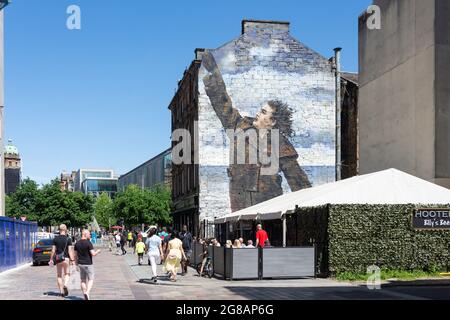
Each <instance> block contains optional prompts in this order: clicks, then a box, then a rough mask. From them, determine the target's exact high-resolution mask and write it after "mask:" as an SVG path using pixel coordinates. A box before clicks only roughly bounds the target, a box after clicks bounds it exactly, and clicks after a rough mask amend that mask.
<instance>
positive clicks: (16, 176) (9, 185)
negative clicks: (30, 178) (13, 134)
mask: <svg viewBox="0 0 450 320" xmlns="http://www.w3.org/2000/svg"><path fill="white" fill-rule="evenodd" d="M4 155H5V157H4V158H5V193H6V194H11V193H13V192H15V191H16V189H17V187H18V186H19V184H20V179H21V168H22V167H21V159H20V153H19V149H17V147H15V146H14V145H13V144H12V140H8V145H7V146H5V150H4Z"/></svg>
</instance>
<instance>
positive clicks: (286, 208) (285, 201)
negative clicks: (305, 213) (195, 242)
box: [215, 169, 450, 224]
mask: <svg viewBox="0 0 450 320" xmlns="http://www.w3.org/2000/svg"><path fill="white" fill-rule="evenodd" d="M327 204H450V190H449V189H446V188H444V187H441V186H438V185H436V184H433V183H431V182H428V181H425V180H422V179H419V178H417V177H415V176H412V175H410V174H407V173H405V172H402V171H399V170H397V169H389V170H384V171H380V172H375V173H371V174H366V175H361V176H356V177H353V178H349V179H346V180H341V181H338V182H333V183H329V184H325V185H321V186H318V187H314V188H309V189H303V190H300V191H296V192H292V193H288V194H284V195H282V196H279V197H276V198H273V199H271V200H268V201H265V202H262V203H259V204H257V205H255V206H252V207H249V208H246V209H243V210H240V211H236V212H233V213H230V214H227V215H225V216H223V217H220V218H217V219H215V223H216V224H221V223H225V222H230V221H231V222H233V221H240V220H256V219H259V220H272V219H281V218H282V216H283V215H284V214H289V213H292V212H294V211H295V208H296V207H299V208H302V207H303V208H306V207H316V206H321V205H327Z"/></svg>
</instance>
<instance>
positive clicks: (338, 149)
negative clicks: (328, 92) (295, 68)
mask: <svg viewBox="0 0 450 320" xmlns="http://www.w3.org/2000/svg"><path fill="white" fill-rule="evenodd" d="M341 50H342V48H335V49H334V54H335V55H334V64H335V78H336V90H335V91H336V181H339V180H341V179H342V177H341V163H342V159H341V157H342V156H341V112H342V110H341Z"/></svg>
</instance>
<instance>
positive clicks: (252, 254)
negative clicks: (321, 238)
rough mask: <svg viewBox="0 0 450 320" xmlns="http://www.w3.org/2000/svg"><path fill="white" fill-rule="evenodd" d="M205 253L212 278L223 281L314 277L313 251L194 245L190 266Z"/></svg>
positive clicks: (296, 248)
mask: <svg viewBox="0 0 450 320" xmlns="http://www.w3.org/2000/svg"><path fill="white" fill-rule="evenodd" d="M205 250H207V251H208V257H209V258H210V259H211V261H212V266H213V275H214V276H215V277H217V278H221V279H224V280H262V279H287V278H307V277H315V275H316V274H315V267H314V261H315V248H314V247H291V248H282V247H270V248H251V249H250V248H247V249H235V248H226V247H217V246H212V245H210V246H206V247H205V246H204V245H203V244H201V243H198V242H195V243H194V245H193V252H192V257H193V259H192V260H191V263H192V265H193V267H195V268H197V266H198V265H199V264H201V263H202V260H203V252H204V251H205Z"/></svg>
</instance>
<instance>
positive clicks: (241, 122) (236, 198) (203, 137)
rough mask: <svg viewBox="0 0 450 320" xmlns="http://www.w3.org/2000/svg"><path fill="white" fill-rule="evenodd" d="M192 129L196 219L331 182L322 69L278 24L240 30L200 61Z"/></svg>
mask: <svg viewBox="0 0 450 320" xmlns="http://www.w3.org/2000/svg"><path fill="white" fill-rule="evenodd" d="M198 128H199V170H200V172H199V182H200V219H204V218H207V217H209V218H214V217H219V216H222V215H224V214H227V213H229V212H234V211H237V210H240V209H243V208H246V207H248V206H251V205H254V204H257V203H260V202H262V201H266V200H268V199H271V198H273V197H276V196H279V195H282V194H283V193H286V192H291V191H297V190H300V189H303V188H308V187H311V186H315V185H319V184H323V183H327V182H331V181H334V179H335V168H334V161H335V160H334V158H335V142H334V141H335V126H334V75H333V72H332V69H331V66H330V63H329V62H328V60H327V59H325V58H324V57H322V56H320V55H319V54H317V53H315V52H314V51H312V50H310V49H308V48H307V47H305V46H304V45H302V44H301V43H300V42H298V41H297V40H295V39H294V38H292V37H291V36H290V35H289V30H288V27H287V26H285V25H277V24H269V25H268V24H260V23H254V24H252V25H251V26H247V28H246V32H245V33H244V34H243V35H242V36H241V37H240V38H238V39H237V40H234V41H232V42H230V43H228V44H226V45H225V46H223V47H221V48H219V49H216V50H207V51H206V52H205V53H204V54H203V57H202V67H201V69H200V72H199V127H198ZM263 154H267V156H268V157H269V158H270V159H271V161H269V163H268V162H267V161H266V162H264V161H263V160H264V159H262V157H261V155H263ZM240 156H241V158H240V160H239V157H240ZM255 156H256V161H255ZM274 159H276V160H277V161H276V169H275V170H272V171H271V170H265V169H268V168H269V167H271V166H272V167H273V162H274ZM265 160H267V159H265Z"/></svg>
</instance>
